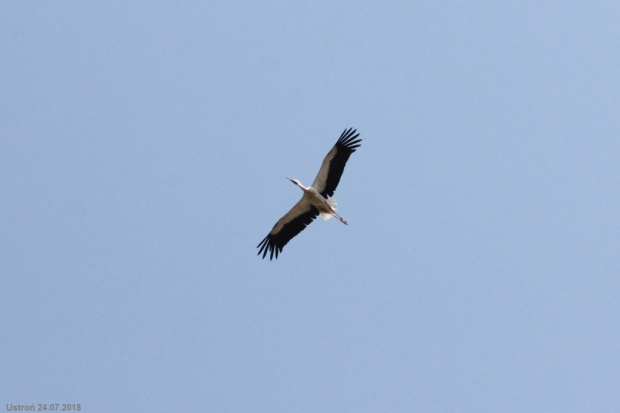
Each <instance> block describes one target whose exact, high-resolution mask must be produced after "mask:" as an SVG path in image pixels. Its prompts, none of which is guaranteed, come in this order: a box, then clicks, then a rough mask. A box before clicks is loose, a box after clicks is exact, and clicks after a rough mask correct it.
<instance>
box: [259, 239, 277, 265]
mask: <svg viewBox="0 0 620 413" xmlns="http://www.w3.org/2000/svg"><path fill="white" fill-rule="evenodd" d="M256 248H260V249H259V250H258V254H256V255H260V254H261V252H262V253H263V257H262V258H263V259H265V257H266V256H267V254H268V253H269V261H271V260H273V256H274V254H275V256H276V259H278V253H280V252H282V247H278V246H277V245H276V243H275V241H274V240H273V239H272V238H271V234H268V235H267V236H266V237H265V238H263V240H262V241H261V242H260V243H259V244H258V245H257V246H256Z"/></svg>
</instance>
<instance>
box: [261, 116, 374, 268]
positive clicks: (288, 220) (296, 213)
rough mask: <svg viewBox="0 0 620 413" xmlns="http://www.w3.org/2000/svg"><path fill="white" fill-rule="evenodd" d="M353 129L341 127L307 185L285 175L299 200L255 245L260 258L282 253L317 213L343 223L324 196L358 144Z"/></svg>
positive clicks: (336, 181) (335, 205)
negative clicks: (296, 188) (338, 136)
mask: <svg viewBox="0 0 620 413" xmlns="http://www.w3.org/2000/svg"><path fill="white" fill-rule="evenodd" d="M356 132H357V130H356V129H353V128H349V129H345V131H344V132H342V135H340V138H339V139H338V141H337V142H336V144H335V145H334V147H333V148H332V149H331V150H330V151H329V153H328V154H327V156H325V159H323V163H322V164H321V169H319V173H318V174H317V176H316V178H315V179H314V182H312V185H310V186H309V187H307V188H306V187H305V186H303V185H302V184H301V183H300V182H299V181H298V180H297V179H291V178H287V179H288V180H289V181H291V182H292V183H294V184H295V185H297V186H298V187H300V188H301V190H302V191H304V194H303V195H302V197H301V199H300V200H299V202H297V203H296V204H295V206H294V207H293V208H291V210H290V211H288V212H287V213H286V215H284V216H283V217H282V218H280V220H279V221H278V222H276V224H275V225H274V226H273V229H272V230H271V232H270V233H269V234H267V236H266V237H265V238H264V239H263V240H262V241H261V242H260V244H258V245H257V247H256V248H260V249H259V250H258V255H260V254H261V253H262V254H263V258H265V256H266V255H267V253H269V259H270V260H272V259H273V257H274V255H275V257H276V259H277V258H278V254H279V253H281V252H282V248H284V246H285V245H286V244H287V243H288V242H289V241H290V240H291V239H292V238H293V237H295V236H296V235H297V234H299V233H300V232H301V231H303V230H304V228H306V226H307V225H309V224H310V223H311V222H312V221H313V220H314V219H315V218H316V217H317V216H318V215H321V218H323V219H325V220H328V219H330V218H331V217H332V216H335V217H337V218H338V219H340V222H342V223H343V224H345V225H347V221H345V220H344V219H343V218H342V217H341V216H340V215H338V214H337V213H336V209H337V206H338V205H337V203H336V201H334V200H333V199H328V198H329V197H331V196H332V195H333V194H334V191H335V190H336V187H337V186H338V183H339V182H340V177H341V176H342V172H343V171H344V166H345V165H346V163H347V161H348V160H349V156H351V154H352V153H353V152H355V150H356V149H357V148H358V147H359V146H360V145H361V144H360V142H361V141H362V140H361V139H357V137H358V136H359V133H356Z"/></svg>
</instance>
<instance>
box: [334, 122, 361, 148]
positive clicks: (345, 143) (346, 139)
mask: <svg viewBox="0 0 620 413" xmlns="http://www.w3.org/2000/svg"><path fill="white" fill-rule="evenodd" d="M358 136H360V134H359V133H357V129H353V128H349V129H345V130H344V132H342V134H341V135H340V138H339V139H338V142H336V145H338V146H340V147H344V148H347V149H349V150H350V151H351V152H355V149H357V148H359V147H360V146H361V145H362V144H361V143H360V142H361V141H362V140H361V139H356V138H357V137H358Z"/></svg>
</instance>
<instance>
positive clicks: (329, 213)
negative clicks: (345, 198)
mask: <svg viewBox="0 0 620 413" xmlns="http://www.w3.org/2000/svg"><path fill="white" fill-rule="evenodd" d="M327 205H329V207H330V208H331V209H332V211H336V210H337V209H338V203H337V202H336V201H334V200H333V199H328V200H327ZM332 211H321V212H320V214H321V218H323V219H324V220H326V221H327V220H328V219H330V218H331V217H333V216H334V215H336V214H335V213H334V212H332Z"/></svg>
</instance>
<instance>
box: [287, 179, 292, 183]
mask: <svg viewBox="0 0 620 413" xmlns="http://www.w3.org/2000/svg"><path fill="white" fill-rule="evenodd" d="M286 179H288V180H289V181H291V182H293V180H292V179H291V178H286ZM293 183H294V182H293Z"/></svg>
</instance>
